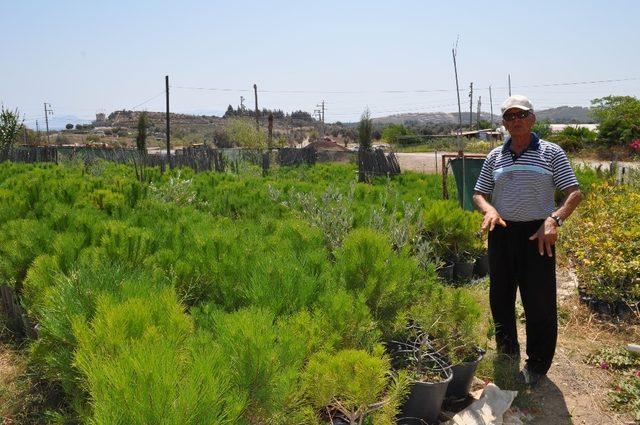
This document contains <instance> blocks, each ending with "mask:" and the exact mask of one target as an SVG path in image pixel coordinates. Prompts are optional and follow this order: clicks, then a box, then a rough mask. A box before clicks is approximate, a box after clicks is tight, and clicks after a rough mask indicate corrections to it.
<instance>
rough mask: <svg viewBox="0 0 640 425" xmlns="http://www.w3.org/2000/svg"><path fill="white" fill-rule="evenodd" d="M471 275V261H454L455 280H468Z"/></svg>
mask: <svg viewBox="0 0 640 425" xmlns="http://www.w3.org/2000/svg"><path fill="white" fill-rule="evenodd" d="M472 276H473V263H455V264H454V265H453V278H454V279H455V280H469V279H471V277H472Z"/></svg>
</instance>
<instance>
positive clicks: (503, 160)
mask: <svg viewBox="0 0 640 425" xmlns="http://www.w3.org/2000/svg"><path fill="white" fill-rule="evenodd" d="M577 184H578V180H577V179H576V176H575V174H574V173H573V170H572V169H571V164H569V159H568V158H567V154H566V153H565V152H564V151H563V150H562V148H561V147H560V146H558V145H556V144H555V143H551V142H547V141H546V140H542V139H540V138H538V136H537V135H536V134H535V133H531V143H529V146H528V147H527V148H526V149H525V150H524V151H523V152H522V153H521V154H520V155H519V156H517V155H516V154H515V153H514V152H512V151H511V139H507V141H506V142H505V144H504V145H503V146H500V147H497V148H495V149H493V150H492V151H491V152H490V153H489V155H488V156H487V159H486V160H485V162H484V165H483V166H482V171H481V172H480V176H479V177H478V181H477V183H476V186H475V190H476V191H478V192H481V193H484V194H487V195H491V204H492V205H493V206H494V208H495V209H496V210H497V211H498V213H499V214H500V216H502V218H503V219H505V220H507V221H532V220H541V219H544V218H546V217H549V216H550V215H551V214H552V213H553V212H554V211H555V209H556V205H555V200H554V195H555V190H556V189H559V190H565V189H567V188H568V187H571V186H576V185H577Z"/></svg>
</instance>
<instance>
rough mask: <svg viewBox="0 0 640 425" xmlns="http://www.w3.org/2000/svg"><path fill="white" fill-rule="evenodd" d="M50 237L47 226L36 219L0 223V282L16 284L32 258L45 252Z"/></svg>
mask: <svg viewBox="0 0 640 425" xmlns="http://www.w3.org/2000/svg"><path fill="white" fill-rule="evenodd" d="M51 238H52V232H51V230H50V229H49V227H48V226H47V225H46V224H45V223H43V222H41V221H38V220H29V219H18V220H11V221H8V222H6V223H3V224H1V225H0V284H5V285H17V287H18V288H20V284H21V283H22V280H23V279H24V277H25V276H26V275H27V270H28V268H29V266H30V265H31V263H32V262H33V260H35V258H36V257H37V256H38V255H40V254H43V253H45V252H46V251H45V250H46V248H47V242H48V241H49V240H50V239H51Z"/></svg>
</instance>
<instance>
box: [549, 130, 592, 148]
mask: <svg viewBox="0 0 640 425" xmlns="http://www.w3.org/2000/svg"><path fill="white" fill-rule="evenodd" d="M597 137H598V133H596V132H595V131H591V130H589V129H588V128H585V127H577V126H576V127H574V126H567V127H565V128H564V129H563V130H562V131H561V132H560V133H557V134H554V135H553V136H552V137H550V138H549V140H550V141H552V142H555V143H557V144H559V145H560V147H561V148H562V149H564V150H565V151H567V152H577V151H579V150H582V149H584V148H588V147H592V146H593V145H594V144H595V142H596V139H597Z"/></svg>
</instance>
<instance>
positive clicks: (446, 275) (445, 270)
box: [436, 263, 453, 281]
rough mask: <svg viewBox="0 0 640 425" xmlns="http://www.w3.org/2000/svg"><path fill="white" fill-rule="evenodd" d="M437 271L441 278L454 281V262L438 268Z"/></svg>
mask: <svg viewBox="0 0 640 425" xmlns="http://www.w3.org/2000/svg"><path fill="white" fill-rule="evenodd" d="M436 272H437V273H438V276H440V278H442V279H444V280H446V281H452V280H453V263H450V264H445V265H444V266H442V267H440V268H439V269H437V270H436Z"/></svg>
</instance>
